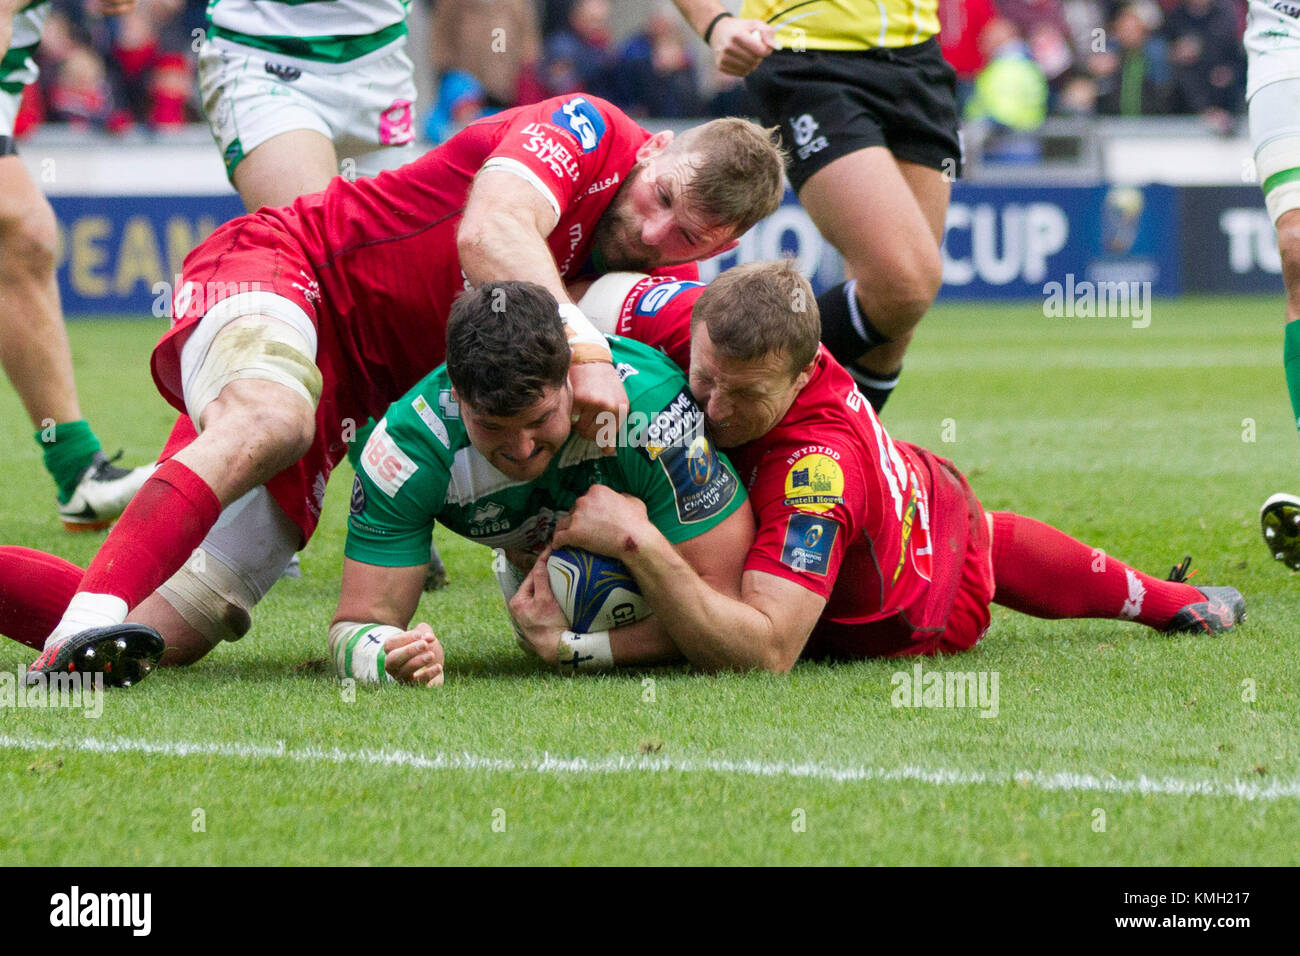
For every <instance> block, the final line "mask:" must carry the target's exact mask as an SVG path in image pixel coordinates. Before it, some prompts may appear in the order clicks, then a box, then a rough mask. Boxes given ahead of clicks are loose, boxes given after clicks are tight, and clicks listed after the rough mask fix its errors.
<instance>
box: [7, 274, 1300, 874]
mask: <svg viewBox="0 0 1300 956" xmlns="http://www.w3.org/2000/svg"><path fill="white" fill-rule="evenodd" d="M1282 310H1283V305H1282V301H1281V299H1280V298H1276V299H1260V298H1255V299H1250V298H1247V299H1243V298H1220V299H1184V300H1181V301H1158V302H1156V303H1154V306H1153V311H1152V322H1151V325H1150V327H1149V328H1145V329H1137V328H1133V327H1132V326H1131V324H1130V322H1129V321H1128V320H1126V319H1104V318H1075V319H1055V318H1045V317H1044V316H1043V315H1042V309H1041V307H1040V306H1039V305H1038V304H1032V303H1031V304H1006V305H995V306H980V307H976V306H957V305H947V306H941V307H937V308H935V309H934V310H933V312H932V314H931V315H930V316H928V317H927V318H926V320H925V321H924V323H923V324H922V325H921V328H920V332H919V334H918V335H917V337H916V341H915V342H914V344H913V346H912V349H911V352H910V355H909V359H908V363H907V368H906V372H905V373H904V376H903V381H902V385H901V387H900V389H899V392H898V394H897V395H896V397H895V398H894V399H893V400H892V402H891V403H890V405H889V407H888V408H887V410H886V415H885V422H886V424H887V425H888V427H889V429H890V430H891V432H892V433H893V434H894V435H895V436H897V437H900V438H906V439H909V440H911V441H915V442H919V443H921V444H925V445H928V446H930V447H932V448H934V449H936V450H938V451H939V452H941V453H943V454H945V455H947V456H948V457H951V458H953V459H954V460H955V461H956V462H957V464H958V465H959V466H960V467H962V468H963V469H964V470H965V471H966V472H967V473H968V474H969V475H970V476H971V479H972V484H973V485H974V487H975V490H976V491H977V493H979V495H980V496H981V498H982V499H983V501H984V503H985V505H986V506H987V507H989V508H1000V509H1011V510H1015V511H1019V512H1022V513H1025V514H1029V515H1032V516H1035V517H1038V518H1041V519H1043V520H1046V521H1050V522H1052V523H1053V524H1056V525H1057V526H1059V527H1061V528H1063V529H1065V530H1067V531H1069V532H1070V533H1072V534H1074V535H1075V536H1077V537H1080V538H1082V539H1083V540H1085V541H1087V542H1089V543H1091V544H1094V545H1097V546H1099V547H1103V548H1105V549H1106V551H1107V552H1108V553H1110V554H1114V555H1116V556H1118V557H1122V558H1124V559H1125V560H1128V561H1130V562H1131V563H1134V564H1136V565H1138V566H1139V567H1141V568H1143V569H1144V570H1147V571H1148V572H1150V573H1153V574H1159V575H1163V574H1164V573H1165V572H1166V570H1167V569H1168V568H1169V567H1170V565H1172V564H1173V563H1174V562H1175V561H1177V560H1178V559H1180V558H1181V557H1182V555H1183V554H1184V553H1190V554H1192V555H1193V556H1194V564H1193V566H1194V567H1195V568H1197V569H1198V571H1199V573H1198V574H1197V576H1196V577H1195V578H1193V583H1231V584H1234V585H1236V586H1237V587H1239V588H1240V589H1241V590H1242V591H1243V592H1244V593H1245V595H1246V597H1247V600H1248V607H1249V617H1248V620H1247V622H1246V624H1245V625H1244V626H1243V627H1242V628H1241V629H1240V630H1239V632H1238V633H1236V634H1234V635H1232V636H1229V637H1226V638H1223V639H1218V640H1212V639H1193V638H1187V637H1182V638H1176V639H1170V638H1165V637H1161V636H1159V635H1156V634H1154V633H1152V632H1149V631H1147V630H1145V629H1144V628H1141V627H1138V626H1136V625H1132V624H1120V623H1114V622H1109V621H1085V622H1071V621H1038V620H1033V619H1030V618H1026V617H1022V616H1018V615H1016V614H1014V613H1012V612H1009V611H1006V610H1002V609H997V610H995V612H994V619H993V626H992V628H991V630H990V633H989V635H988V636H987V637H986V638H985V640H984V641H983V642H982V643H981V644H980V645H979V647H978V648H977V649H976V650H975V651H973V652H972V653H970V654H967V655H964V656H962V657H950V658H945V659H942V660H933V661H931V660H927V661H925V662H924V666H925V667H926V668H927V669H937V670H952V671H977V672H987V673H989V674H992V673H994V672H996V674H997V675H998V678H999V706H998V713H997V716H996V717H992V718H985V717H981V716H980V711H979V710H978V709H976V708H966V709H958V708H951V709H946V708H945V709H926V708H895V707H893V706H892V705H891V692H892V690H893V685H892V683H891V676H892V675H893V674H894V673H895V672H896V671H900V670H910V668H911V667H912V662H911V661H908V662H906V663H905V664H901V665H900V664H899V663H896V662H891V661H871V662H864V663H858V664H852V665H838V666H822V665H813V664H801V665H799V666H798V667H796V668H795V671H794V672H793V673H792V674H791V675H789V676H788V677H770V676H764V675H753V676H735V675H728V676H722V677H707V676H699V675H693V674H691V673H689V672H688V671H687V670H686V669H684V668H675V669H674V668H670V669H662V670H656V671H646V672H642V673H629V674H619V675H617V676H604V677H600V678H595V679H590V678H588V679H576V680H572V679H564V678H561V677H558V676H553V675H551V674H549V673H544V672H542V671H540V670H539V669H538V668H537V667H536V666H534V665H533V664H532V663H531V662H530V661H528V660H526V659H525V658H524V657H523V655H522V653H521V652H520V651H518V650H517V649H516V647H515V645H514V642H513V641H512V640H511V638H510V636H509V632H508V630H507V627H506V622H505V616H504V611H503V608H502V605H501V599H500V597H499V595H498V593H497V590H496V587H495V585H494V584H493V582H492V578H491V574H490V569H489V555H488V552H487V551H486V550H485V549H482V548H480V547H478V546H475V545H472V544H470V543H468V542H462V541H459V540H451V539H449V538H447V537H440V538H439V543H440V545H441V547H442V548H443V553H444V555H445V557H446V559H447V564H448V567H449V569H450V571H451V575H452V583H451V585H450V587H449V588H448V589H447V590H445V591H443V592H440V593H438V594H435V595H431V596H427V597H426V599H425V600H424V603H423V605H422V607H421V609H420V616H421V617H422V618H425V619H428V620H429V621H431V622H432V623H433V625H434V627H435V629H436V631H437V632H438V634H439V635H440V637H441V638H442V640H443V641H444V643H445V644H446V647H447V653H448V679H447V684H446V686H445V687H443V688H441V689H440V690H437V691H428V690H424V689H406V688H384V689H378V690H375V689H367V688H358V689H357V692H356V694H355V700H349V699H348V696H349V695H347V694H346V693H345V692H344V690H343V688H341V687H340V685H339V683H338V682H337V681H336V680H335V679H334V678H333V676H332V674H331V673H329V672H328V671H327V670H326V668H325V665H324V663H323V659H324V657H325V632H326V627H327V624H328V621H329V619H330V616H331V614H332V611H333V608H334V603H335V598H336V587H337V581H338V576H339V570H340V566H341V561H342V557H341V554H342V544H343V535H344V520H345V515H346V512H347V496H348V490H349V480H350V474H349V473H348V469H347V466H346V465H345V466H343V468H341V469H340V473H339V474H338V475H337V476H336V478H335V480H334V481H333V482H332V484H331V487H330V493H329V499H328V502H327V507H326V515H325V518H324V520H323V522H322V526H321V530H320V533H319V534H318V535H317V536H316V538H315V540H313V541H312V543H311V545H310V547H309V548H308V549H307V550H306V551H305V552H304V554H303V557H302V564H303V569H304V577H303V579H302V580H300V581H284V582H281V584H280V585H279V586H277V588H276V589H275V591H274V592H273V593H272V594H271V595H270V596H269V597H268V598H267V600H266V601H265V602H264V603H263V605H262V606H261V607H259V608H258V611H257V613H256V616H255V625H254V629H253V631H252V633H251V634H249V636H248V637H246V638H245V639H244V640H243V641H242V642H240V643H238V644H234V645H225V646H223V647H221V648H219V649H218V650H217V651H216V652H214V653H213V654H212V655H210V656H209V658H208V659H207V660H205V661H203V662H202V663H201V664H199V665H198V666H195V667H193V668H190V669H188V670H184V671H166V672H162V673H159V674H156V675H154V676H153V677H151V678H150V679H149V680H148V681H147V682H145V683H144V684H142V685H140V686H139V687H136V688H134V689H131V690H129V691H126V692H116V693H111V694H110V695H109V696H108V698H107V700H106V702H105V706H104V710H103V714H102V716H101V717H100V718H99V719H96V720H90V719H86V717H84V716H83V714H82V713H81V712H79V711H75V710H70V709H63V710H58V709H48V710H32V709H15V708H0V793H3V794H4V795H5V799H4V813H3V814H0V864H5V865H11V864H60V863H76V864H81V865H101V864H163V863H185V864H327V865H328V864H392V863H403V864H451V863H539V862H547V863H622V864H639V863H641V864H670V863H718V864H722V863H750V864H768V863H793V864H809V863H843V864H913V863H915V864H973V863H994V864H1001V863H1006V864H1065V863H1078V864H1102V865H1110V864H1130V865H1143V864H1291V865H1295V864H1297V863H1300V846H1298V845H1297V842H1296V840H1295V838H1294V837H1295V834H1296V833H1297V832H1300V717H1298V716H1297V715H1298V714H1300V690H1298V689H1297V688H1300V664H1298V663H1297V662H1298V661H1300V655H1298V654H1297V653H1296V650H1295V642H1296V641H1297V638H1298V635H1300V627H1297V612H1298V611H1300V581H1297V580H1296V579H1295V577H1294V576H1293V575H1292V574H1291V573H1290V572H1288V571H1287V570H1286V569H1285V568H1283V567H1282V566H1281V565H1279V564H1277V563H1275V562H1274V561H1272V560H1271V559H1270V558H1269V557H1268V556H1267V554H1266V553H1265V550H1264V547H1263V545H1262V543H1261V541H1260V538H1259V532H1258V528H1257V511H1258V508H1259V505H1260V503H1261V502H1262V501H1263V499H1264V498H1265V497H1266V496H1267V495H1269V494H1271V493H1272V492H1274V491H1278V490H1292V491H1295V490H1298V489H1300V468H1297V465H1298V464H1300V444H1298V443H1297V438H1296V431H1295V428H1294V426H1293V424H1292V423H1291V421H1290V409H1289V407H1288V403H1287V398H1286V391H1285V384H1284V380H1283V373H1282V369H1281V361H1280V360H1281V352H1282V321H1283V315H1282ZM69 331H70V335H71V339H72V347H73V353H74V358H75V361H76V366H77V371H78V379H79V385H80V389H81V397H82V403H83V407H84V409H85V411H86V414H87V416H88V417H89V418H90V420H91V422H92V424H93V425H94V426H95V428H96V430H97V431H98V432H99V434H100V435H101V437H102V438H103V440H104V443H105V445H106V446H107V448H108V449H109V450H110V451H112V450H114V449H116V448H117V447H119V446H124V447H125V448H126V450H127V457H128V459H129V460H130V461H131V462H133V463H134V462H141V461H144V460H145V459H146V458H147V457H148V456H149V455H151V454H152V453H154V452H155V451H156V450H157V448H158V447H159V446H160V444H161V442H162V439H163V437H164V436H165V434H166V431H167V428H168V426H169V424H170V421H171V414H170V412H169V410H168V408H167V407H166V406H165V405H164V403H163V402H162V400H161V399H160V398H159V397H158V396H157V394H156V393H155V391H154V389H153V386H152V383H151V382H150V379H149V375H148V370H147V368H148V366H147V360H148V355H149V351H150V349H151V346H152V343H153V341H154V340H155V338H156V336H157V335H158V334H159V332H160V331H161V325H160V324H159V323H155V322H151V321H99V322H75V323H73V324H72V325H71V327H70V330H69ZM0 423H2V427H3V429H4V431H3V436H4V447H5V448H6V449H8V454H7V456H6V461H5V464H4V466H3V481H4V494H3V497H2V498H0V542H2V543H5V544H22V545H28V546H31V547H36V548H42V549H45V550H49V551H53V552H56V553H58V554H61V555H63V556H65V557H68V558H70V559H72V560H75V561H77V562H79V563H82V564H84V563H85V562H87V561H88V560H89V558H90V557H91V555H92V554H93V552H94V549H95V547H96V546H97V544H98V542H99V540H101V539H102V534H96V535H84V536H71V535H66V534H64V533H63V532H62V531H61V530H60V529H59V526H58V523H57V521H56V520H55V515H54V510H53V492H52V487H51V485H50V483H49V480H48V478H47V477H46V476H45V474H44V472H43V470H42V469H41V467H40V456H39V449H38V447H37V445H36V443H35V442H33V441H32V437H31V430H30V428H29V427H28V424H27V422H26V419H25V416H24V415H23V414H22V411H21V409H20V407H19V404H18V402H17V400H16V398H15V396H14V394H13V392H12V389H10V388H9V387H7V386H0ZM33 657H34V654H33V652H32V651H30V650H28V649H26V648H23V647H20V646H19V645H17V644H14V643H12V642H9V641H7V640H0V670H7V671H8V672H10V673H11V674H12V673H14V672H15V671H18V670H21V669H22V668H23V667H24V666H25V665H26V664H27V663H28V662H30V661H31V659H32V658H33Z"/></svg>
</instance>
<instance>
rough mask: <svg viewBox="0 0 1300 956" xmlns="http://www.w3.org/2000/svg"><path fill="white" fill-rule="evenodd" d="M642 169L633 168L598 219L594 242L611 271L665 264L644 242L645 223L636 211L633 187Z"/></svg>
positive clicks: (655, 266)
mask: <svg viewBox="0 0 1300 956" xmlns="http://www.w3.org/2000/svg"><path fill="white" fill-rule="evenodd" d="M642 169H643V167H642V165H641V164H640V163H637V164H636V165H635V166H633V167H632V171H631V172H630V173H628V174H627V179H625V180H623V184H622V185H621V186H619V187H618V192H616V193H615V194H614V199H613V201H612V202H611V203H610V204H609V206H608V207H607V208H606V209H605V213H604V215H602V216H601V217H600V219H599V220H598V221H597V222H596V235H595V238H594V239H593V240H592V245H593V246H594V247H595V249H596V252H597V253H598V254H599V256H600V259H601V260H602V262H603V263H604V267H605V270H606V271H607V272H650V271H652V270H654V269H656V268H658V267H659V266H660V265H661V263H660V262H659V261H658V259H657V258H656V256H655V254H654V252H653V251H652V250H650V249H648V248H647V247H646V246H644V245H642V243H641V223H640V221H639V220H638V219H637V217H636V215H635V214H634V213H633V212H632V186H633V184H634V183H635V182H636V181H637V180H638V179H639V178H640V177H641V171H642Z"/></svg>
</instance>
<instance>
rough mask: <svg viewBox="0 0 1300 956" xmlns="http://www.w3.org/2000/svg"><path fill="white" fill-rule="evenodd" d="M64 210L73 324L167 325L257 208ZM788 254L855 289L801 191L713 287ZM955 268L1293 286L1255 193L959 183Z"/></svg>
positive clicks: (957, 293)
mask: <svg viewBox="0 0 1300 956" xmlns="http://www.w3.org/2000/svg"><path fill="white" fill-rule="evenodd" d="M51 201H52V203H53V205H54V209H55V212H56V214H57V216H58V219H59V224H60V232H61V236H62V240H63V256H62V261H61V263H60V266H59V288H60V292H61V293H62V296H63V304H64V309H65V311H66V312H67V313H68V314H69V315H140V316H145V315H158V316H161V315H165V314H166V301H167V296H168V295H169V294H170V285H171V283H172V282H174V277H175V275H176V273H177V272H178V271H179V269H180V264H181V261H182V260H183V259H184V256H185V253H186V252H188V251H189V250H190V249H191V248H192V247H193V246H194V244H195V243H197V242H198V241H200V240H201V239H202V238H203V237H205V236H206V235H208V234H209V233H210V232H211V231H212V230H213V229H215V228H216V227H217V226H218V225H220V224H221V223H222V222H224V221H226V220H227V219H230V218H232V217H234V216H237V215H239V214H240V213H241V212H242V211H243V209H242V207H241V205H240V202H239V199H238V197H236V196H234V195H233V194H232V195H226V196H205V197H196V196H161V197H154V196H150V197H138V196H131V197H104V196H72V197H67V196H65V197H56V198H54V199H53V200H51ZM880 228H882V229H886V230H887V229H888V228H889V224H887V223H883V224H881V226H880ZM782 255H790V256H793V257H795V259H796V260H797V262H798V264H799V268H800V270H801V271H802V272H803V273H804V274H805V275H807V276H809V278H810V279H811V280H812V283H813V287H814V288H815V289H816V290H817V291H818V292H821V291H823V290H824V289H826V288H829V287H830V286H831V285H834V284H835V283H836V282H838V281H840V279H842V278H843V263H842V261H841V259H840V257H839V255H838V253H836V251H835V250H834V249H833V248H832V247H831V245H830V244H829V243H828V242H826V241H825V240H824V239H823V238H822V236H821V234H820V233H819V232H818V231H817V228H816V227H815V226H814V225H813V223H812V221H811V220H810V219H809V218H808V215H807V213H805V212H804V211H803V209H802V208H801V207H800V206H799V204H798V201H797V200H796V199H795V196H794V194H793V193H792V192H790V191H789V190H787V191H786V196H785V200H784V202H783V203H782V205H781V207H780V209H779V210H778V211H777V212H776V213H775V214H774V215H773V216H770V217H769V218H767V219H765V220H764V221H763V222H761V223H759V224H758V225H757V226H756V227H755V228H754V229H752V230H751V231H750V232H749V233H748V234H746V235H745V236H744V237H743V238H742V239H741V242H740V245H739V247H737V248H736V249H735V250H733V251H732V252H729V253H726V254H725V255H722V256H719V257H717V258H716V259H713V260H711V261H709V262H707V263H704V264H703V265H702V268H701V272H702V274H703V277H704V278H705V279H706V280H708V279H710V278H712V277H713V276H715V275H716V274H717V273H718V272H719V271H720V270H721V269H722V268H726V267H729V266H731V265H734V264H736V263H737V262H749V261H752V260H754V259H771V258H776V257H779V256H782ZM943 268H944V283H943V288H942V290H941V291H940V293H939V297H940V300H941V301H958V300H968V299H1024V298H1030V299H1041V298H1043V297H1044V296H1045V295H1047V294H1048V289H1050V288H1054V286H1051V285H1050V284H1052V283H1056V284H1059V285H1061V286H1067V285H1068V286H1069V287H1074V286H1077V285H1078V284H1079V283H1082V282H1085V281H1086V282H1089V283H1093V284H1097V283H1103V282H1128V283H1133V282H1141V283H1145V282H1150V283H1151V285H1150V287H1149V291H1150V294H1152V295H1158V296H1164V295H1177V294H1178V293H1180V292H1182V291H1198V292H1199V291H1216V290H1218V291H1225V292H1226V291H1266V290H1274V289H1280V288H1281V280H1280V276H1279V272H1280V263H1279V261H1278V259H1277V247H1276V243H1275V241H1274V239H1273V235H1272V228H1271V223H1270V222H1269V221H1268V217H1267V214H1266V213H1265V212H1264V209H1263V202H1262V200H1261V199H1260V198H1259V191H1258V189H1255V188H1254V187H1231V186H1225V187H1181V188H1180V187H1172V186H1158V185H1157V186H1143V187H1134V186H1111V185H1090V186H982V185H972V184H967V183H957V184H955V185H954V187H953V191H952V200H951V202H950V204H949V207H948V223H947V230H946V234H945V238H944V246H943ZM1045 287H1047V288H1046V289H1045Z"/></svg>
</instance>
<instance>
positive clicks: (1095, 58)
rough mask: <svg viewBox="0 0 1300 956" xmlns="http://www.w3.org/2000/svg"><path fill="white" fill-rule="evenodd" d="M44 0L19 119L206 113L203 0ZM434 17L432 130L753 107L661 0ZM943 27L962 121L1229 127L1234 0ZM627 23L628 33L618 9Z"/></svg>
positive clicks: (1237, 44) (485, 1)
mask: <svg viewBox="0 0 1300 956" xmlns="http://www.w3.org/2000/svg"><path fill="white" fill-rule="evenodd" d="M99 2H100V0H51V3H52V7H53V9H52V11H51V14H50V17H49V20H48V22H47V23H46V27H45V33H44V36H43V39H42V42H41V46H40V50H39V52H38V57H37V59H38V62H39V63H40V67H41V78H40V81H39V82H38V83H37V84H34V85H33V86H32V87H29V88H28V90H27V92H26V95H25V97H24V103H23V110H22V113H21V114H20V118H19V124H18V130H17V132H18V134H19V135H22V134H23V133H24V132H26V131H30V130H31V129H32V128H34V127H35V126H37V125H39V124H41V123H42V122H55V123H69V124H73V125H76V126H82V127H96V128H100V129H104V130H108V131H115V132H116V131H122V130H126V129H131V128H146V129H150V130H156V131H166V130H168V129H171V128H174V127H177V126H180V125H183V124H186V123H189V122H193V121H195V120H198V119H200V116H199V103H198V95H197V90H196V82H195V76H194V73H195V66H194V64H195V50H196V48H197V45H198V39H197V38H198V37H199V36H201V33H199V31H201V29H202V27H203V10H204V6H205V3H204V0H137V4H136V9H135V11H134V12H133V13H131V14H130V15H128V16H125V17H121V18H105V17H103V16H102V15H101V13H100V10H99ZM425 2H429V3H430V10H431V14H432V17H431V22H432V24H433V31H432V34H433V35H432V37H431V43H430V44H429V50H430V58H431V62H430V63H428V64H427V65H426V66H425V67H423V69H426V70H428V72H429V77H430V79H431V81H432V83H433V89H434V93H435V98H434V102H433V103H432V104H430V105H429V107H428V108H427V109H426V110H425V112H424V116H425V133H426V135H427V136H428V138H429V139H431V140H433V141H435V142H436V141H440V140H442V139H445V138H446V137H447V136H449V135H450V134H451V133H453V132H454V131H455V130H457V129H459V128H460V127H461V126H463V125H464V124H465V123H466V122H469V121H470V120H472V119H474V118H477V117H478V116H481V115H483V114H484V113H488V112H491V111H493V110H496V109H501V108H504V107H507V106H512V105H517V104H522V103H529V102H534V101H536V100H538V99H541V98H543V97H546V96H550V95H554V94H561V93H568V92H572V91H575V90H583V91H586V92H589V93H594V94H596V95H599V96H603V97H605V98H607V99H610V100H612V101H613V102H615V103H617V104H619V105H620V106H621V107H623V108H624V109H625V110H627V112H628V113H630V114H631V115H633V116H637V117H650V116H653V117H661V118H669V119H673V118H687V117H706V116H725V115H733V114H746V113H752V110H751V108H750V105H749V103H748V100H747V94H746V93H745V89H744V86H743V84H741V83H740V81H738V80H735V79H734V78H731V77H727V76H724V75H723V74H721V73H719V72H718V71H717V70H716V69H714V68H713V65H712V62H711V60H710V58H709V56H708V52H707V50H706V49H705V48H704V47H703V45H702V44H700V43H699V41H698V40H697V39H696V38H695V37H694V36H693V34H692V33H691V31H690V29H689V28H688V27H687V26H686V23H685V21H684V20H683V19H682V17H681V16H680V15H679V14H678V12H677V10H676V8H675V7H674V6H673V5H672V4H671V3H669V2H667V0H656V2H653V3H641V2H638V3H635V4H634V5H632V6H629V5H628V4H627V3H626V2H625V3H624V4H623V5H622V6H621V7H620V12H621V13H623V14H624V16H623V18H622V19H621V20H620V23H621V24H622V25H623V27H624V31H623V32H624V35H623V36H621V37H620V36H617V35H616V31H615V29H614V26H613V16H612V14H613V12H614V11H613V9H612V7H611V0H425ZM939 7H940V19H941V20H942V23H943V32H942V34H941V38H940V39H941V43H942V46H943V50H944V54H945V56H946V57H947V58H948V61H949V62H950V63H951V64H952V65H953V67H954V68H955V69H956V71H957V74H958V78H959V89H960V96H961V101H962V105H963V109H964V111H965V114H966V117H967V119H968V120H970V121H972V122H975V123H986V124H992V125H993V126H996V127H997V128H999V129H1009V130H1032V129H1034V128H1036V127H1037V126H1038V125H1041V123H1042V122H1043V119H1044V117H1046V116H1048V115H1064V116H1093V115H1097V116H1148V115H1170V114H1172V115H1195V116H1200V117H1201V118H1203V120H1204V121H1205V122H1206V123H1207V124H1208V125H1209V126H1211V127H1212V128H1215V129H1219V130H1226V129H1228V128H1230V127H1231V126H1232V124H1233V122H1234V118H1235V117H1236V116H1237V115H1239V114H1241V113H1242V112H1243V111H1244V102H1243V92H1244V89H1245V72H1246V70H1245V65H1246V64H1245V55H1244V53H1243V51H1242V46H1241V34H1242V31H1243V29H1244V26H1245V17H1246V4H1245V2H1244V0H1136V2H1134V0H1124V2H1115V0H939ZM628 10H634V11H635V19H636V20H637V21H639V24H640V25H639V27H636V28H634V29H633V30H632V31H631V32H630V33H628V32H627V30H626V27H627V26H628V20H627V11H628Z"/></svg>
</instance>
